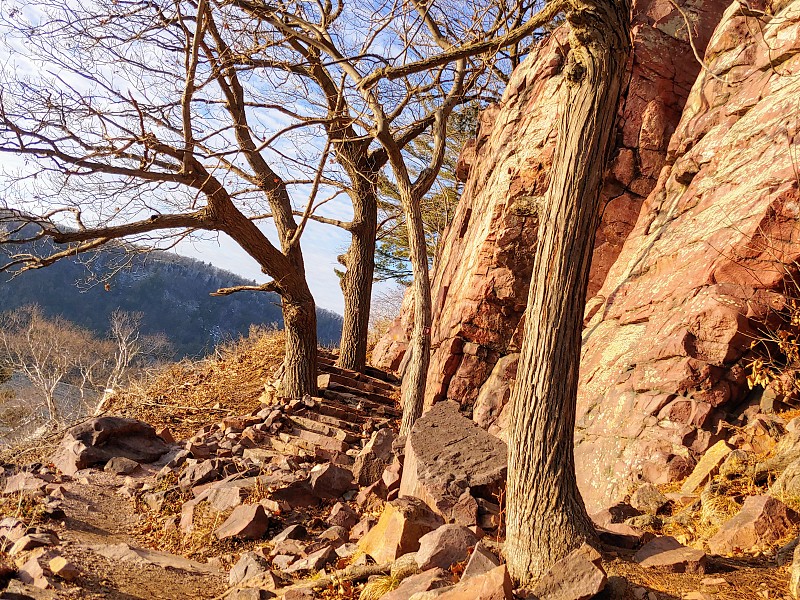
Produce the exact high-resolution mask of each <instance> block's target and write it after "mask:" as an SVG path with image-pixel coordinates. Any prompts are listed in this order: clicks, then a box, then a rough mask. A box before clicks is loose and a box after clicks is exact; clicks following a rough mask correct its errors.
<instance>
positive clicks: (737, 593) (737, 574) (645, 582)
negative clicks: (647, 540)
mask: <svg viewBox="0 0 800 600" xmlns="http://www.w3.org/2000/svg"><path fill="white" fill-rule="evenodd" d="M715 563H716V564H715V565H714V569H713V571H714V574H713V575H690V574H687V573H662V572H658V571H655V570H653V569H646V568H643V567H641V566H639V565H637V564H636V563H634V562H629V561H624V560H619V559H618V560H615V561H613V562H611V563H607V564H605V565H604V566H605V567H606V570H607V571H608V574H609V576H614V575H616V576H621V577H625V579H627V580H628V581H629V582H630V585H631V586H632V587H633V586H638V587H643V588H646V589H648V590H653V591H655V592H660V593H661V594H664V595H662V596H660V597H661V598H682V597H683V595H684V594H686V593H688V592H695V591H698V590H699V591H704V592H709V593H712V594H715V597H716V598H717V600H752V599H753V598H763V597H764V596H761V595H759V592H763V591H765V590H766V591H768V592H769V593H770V596H769V597H770V598H780V597H781V596H780V595H776V593H777V592H784V593H788V581H789V576H788V573H787V571H786V568H784V567H781V568H776V567H775V566H774V565H773V564H772V563H771V562H769V561H766V560H763V559H760V560H727V559H716V560H715ZM706 577H714V578H717V577H721V578H723V579H725V581H726V584H723V585H719V586H704V585H702V584H701V581H702V580H703V579H704V578H706Z"/></svg>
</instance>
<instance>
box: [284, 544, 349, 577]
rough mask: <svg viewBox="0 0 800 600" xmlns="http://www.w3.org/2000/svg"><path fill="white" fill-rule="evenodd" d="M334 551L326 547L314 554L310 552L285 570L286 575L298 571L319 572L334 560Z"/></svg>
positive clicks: (335, 555)
mask: <svg viewBox="0 0 800 600" xmlns="http://www.w3.org/2000/svg"><path fill="white" fill-rule="evenodd" d="M336 558H337V554H336V549H335V548H334V547H333V546H332V545H326V546H324V547H322V548H320V549H319V550H317V551H316V552H312V553H311V554H309V555H308V556H306V557H305V558H301V559H300V560H298V561H296V562H294V563H292V566H291V567H289V568H288V569H286V572H287V573H297V572H298V571H320V570H322V569H323V568H324V567H325V566H327V565H328V564H329V563H331V562H333V561H334V560H336Z"/></svg>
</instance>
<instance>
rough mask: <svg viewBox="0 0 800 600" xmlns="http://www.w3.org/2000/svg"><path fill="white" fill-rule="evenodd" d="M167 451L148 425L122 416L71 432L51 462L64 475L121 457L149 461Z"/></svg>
mask: <svg viewBox="0 0 800 600" xmlns="http://www.w3.org/2000/svg"><path fill="white" fill-rule="evenodd" d="M168 450H169V446H168V445H167V444H166V443H165V442H164V440H162V439H161V438H160V437H158V436H157V435H156V431H155V429H153V427H151V426H150V425H148V424H147V423H142V422H141V421H137V420H135V419H123V418H121V417H99V418H96V419H91V420H90V421H86V422H85V423H81V424H80V425H76V426H75V427H73V428H72V429H70V430H69V431H68V432H67V434H66V435H65V436H64V439H63V440H62V441H61V446H60V447H59V449H58V450H57V451H56V453H55V454H54V455H53V456H52V458H51V459H50V460H51V461H52V462H53V464H54V465H55V466H56V467H57V468H58V469H60V470H61V472H62V473H65V474H67V475H74V474H75V473H76V472H77V471H79V470H80V469H85V468H87V467H90V466H92V465H99V464H103V463H105V462H107V461H108V460H110V459H112V458H114V457H116V456H122V457H125V458H129V459H131V460H133V461H136V462H145V463H147V462H152V461H154V460H157V459H158V458H160V457H161V456H162V455H163V454H165V453H166V452H167V451H168Z"/></svg>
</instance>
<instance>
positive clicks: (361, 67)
mask: <svg viewBox="0 0 800 600" xmlns="http://www.w3.org/2000/svg"><path fill="white" fill-rule="evenodd" d="M231 2H232V3H233V4H234V5H236V6H238V7H241V8H242V9H243V10H245V11H246V12H247V13H248V15H250V17H251V18H257V19H260V25H261V26H263V27H265V28H266V29H265V31H267V32H268V36H267V39H268V40H269V41H268V42H264V44H266V45H267V46H268V49H269V51H270V52H269V53H267V52H265V51H264V49H252V48H251V49H245V50H243V51H242V52H241V53H240V55H239V56H240V57H241V58H240V60H241V68H251V69H253V70H254V72H258V73H259V76H260V77H261V78H262V79H263V80H266V81H273V82H276V85H275V86H273V90H274V89H276V88H278V87H281V88H282V89H281V91H280V93H279V94H278V95H277V96H276V95H275V94H274V93H273V97H272V101H273V102H274V103H277V102H279V101H280V103H281V104H283V105H284V106H290V105H297V104H298V94H299V95H301V96H302V102H301V104H302V108H303V110H302V111H297V112H294V113H291V114H290V115H285V116H290V117H291V119H292V123H291V124H290V125H288V126H287V128H286V129H287V130H291V131H292V132H293V133H294V134H295V135H299V133H298V132H299V131H300V130H302V129H303V128H316V129H322V130H323V132H324V135H325V138H326V144H325V146H324V152H323V156H322V158H321V159H320V164H323V163H324V162H325V156H324V153H325V152H330V153H331V154H332V156H333V157H334V158H335V161H331V163H330V164H329V167H330V170H329V171H328V172H327V173H326V177H324V178H323V181H322V182H321V183H322V184H323V187H324V186H325V185H326V184H327V186H328V187H332V189H334V190H335V189H337V188H338V189H339V190H340V191H343V192H345V193H346V194H348V196H349V198H350V201H351V205H352V210H353V216H352V218H351V219H350V220H342V219H340V218H332V217H329V216H325V215H324V214H320V213H319V212H318V211H317V209H318V208H319V207H321V206H323V205H324V204H325V203H327V202H329V201H330V199H331V197H332V196H331V195H329V194H326V195H325V196H324V197H323V198H322V199H320V200H319V201H318V202H317V203H316V204H313V203H310V204H308V205H307V207H306V210H305V211H303V212H302V213H301V216H302V219H303V220H305V219H311V220H317V221H319V222H321V223H326V224H329V225H334V226H338V227H341V228H342V229H344V230H346V231H347V232H348V233H349V234H350V236H351V243H350V246H349V249H348V250H347V252H346V253H344V254H343V255H342V256H340V257H339V261H340V262H341V264H342V265H343V266H344V267H345V270H344V272H343V274H342V278H341V287H342V292H343V295H344V301H345V311H344V324H343V331H342V342H341V348H340V353H339V361H338V364H339V366H341V367H343V368H347V369H353V370H361V369H363V367H364V365H365V363H366V339H367V331H368V329H369V313H370V299H371V289H372V282H373V278H374V253H375V238H376V231H377V218H378V187H379V184H380V182H381V180H382V179H383V180H386V178H385V177H384V176H383V175H382V170H383V169H384V167H385V166H386V165H387V164H390V163H391V160H390V149H387V146H386V145H385V143H384V142H386V141H388V140H391V143H392V146H393V147H396V149H399V150H400V151H402V152H403V159H404V160H405V162H406V165H405V168H406V169H407V170H409V171H412V172H415V177H417V176H419V175H421V174H422V172H423V171H424V172H425V174H424V176H423V177H420V180H419V186H418V188H417V192H416V193H417V194H419V195H424V193H425V191H426V190H424V189H423V188H430V186H431V185H432V183H433V182H435V180H436V176H437V174H438V171H439V168H440V165H441V159H440V158H438V157H436V156H435V152H439V151H440V149H439V148H437V147H435V144H434V143H433V142H432V143H431V146H432V147H433V148H432V150H431V151H430V152H429V153H428V156H426V157H424V158H425V160H423V161H419V160H417V161H416V162H417V163H418V164H417V167H418V168H416V169H414V168H412V167H411V165H410V163H409V159H410V158H411V159H414V157H413V154H412V153H405V150H406V149H407V148H408V147H409V144H410V143H412V142H413V141H414V140H416V139H418V138H419V136H421V135H426V136H429V137H431V138H432V137H433V136H432V133H431V132H432V128H433V127H434V124H435V123H436V122H437V121H438V120H441V121H442V122H443V123H445V124H446V123H447V120H448V117H449V114H450V112H451V111H452V110H453V108H454V107H456V106H458V105H460V104H462V103H464V102H469V101H471V100H474V99H475V98H477V97H480V96H481V94H486V93H488V92H487V90H490V92H495V91H496V89H495V87H496V85H495V84H496V83H497V81H498V79H497V77H496V76H495V74H496V72H500V71H502V68H505V69H507V70H508V68H509V65H506V64H504V65H503V66H502V67H501V66H499V62H500V61H498V59H497V57H496V55H495V53H494V51H496V50H497V49H498V48H500V47H505V46H507V45H509V44H511V43H512V41H513V40H515V39H516V40H520V39H525V35H528V34H530V31H531V30H530V29H529V28H527V29H525V31H526V32H527V34H526V33H525V32H523V31H521V29H522V28H521V26H520V23H523V22H524V21H525V18H524V17H525V15H527V14H528V13H529V12H530V10H531V9H532V7H533V6H534V5H535V2H533V3H528V2H516V1H508V0H480V1H476V2H472V3H469V4H465V3H463V2H455V1H446V0H444V1H440V2H437V3H436V5H434V4H430V5H427V4H425V3H418V2H414V1H406V2H398V3H394V4H388V3H387V4H383V3H367V5H364V6H360V5H358V4H355V3H346V2H338V3H335V2H334V3H326V4H324V5H323V4H322V3H318V4H316V5H312V4H311V3H308V2H301V1H289V2H282V3H278V4H266V3H263V2H259V1H253V0H231ZM515 27H516V29H515ZM345 32H346V34H345ZM505 36H510V37H509V40H508V41H506V37H505ZM528 37H530V36H529V35H528ZM487 42H495V43H494V44H493V45H491V46H487V45H486V43H487ZM481 44H483V45H481ZM456 48H457V49H460V50H461V51H462V53H461V54H462V55H459V56H454V57H450V56H447V57H446V58H444V59H442V58H441V57H442V56H443V55H444V51H445V50H448V51H449V50H453V49H456ZM459 60H461V61H463V64H461V66H460V67H456V66H455V65H456V63H457V62H458V61H459ZM423 61H425V62H423ZM428 61H429V62H428ZM506 62H508V63H509V64H513V60H511V59H509V60H508V61H506ZM411 63H416V65H417V68H413V69H410V70H408V71H407V72H403V73H400V72H397V71H395V70H393V68H394V67H398V66H404V65H407V64H411ZM279 81H280V82H282V83H283V84H284V85H283V86H278V85H277V82H279ZM287 89H288V91H286V90H287ZM287 112H290V111H286V110H284V113H287ZM381 138H382V139H383V141H381ZM376 140H378V141H380V145H376V144H375V141H376ZM434 149H435V152H434ZM416 158H417V159H418V158H419V156H417V157H416ZM392 170H394V168H392ZM394 179H397V174H396V173H395V175H394ZM401 179H402V177H401ZM392 183H393V182H392ZM334 194H335V192H334ZM398 196H399V194H398Z"/></svg>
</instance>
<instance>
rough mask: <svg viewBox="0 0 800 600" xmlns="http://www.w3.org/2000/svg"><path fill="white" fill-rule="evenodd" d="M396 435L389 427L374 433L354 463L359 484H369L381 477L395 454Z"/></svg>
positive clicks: (355, 476)
mask: <svg viewBox="0 0 800 600" xmlns="http://www.w3.org/2000/svg"><path fill="white" fill-rule="evenodd" d="M395 437H396V436H395V433H394V431H392V430H391V429H389V428H388V427H387V428H384V429H379V430H378V431H376V432H374V433H373V434H372V437H370V439H369V441H368V442H367V444H366V445H365V446H364V448H363V449H362V450H361V451H360V452H359V453H358V456H356V460H355V463H354V464H353V477H354V478H355V480H356V482H357V483H358V485H360V486H367V485H370V484H373V483H375V482H376V481H378V480H379V479H380V478H381V475H383V470H384V469H385V468H386V467H387V466H389V463H391V461H392V458H393V456H394V455H393V454H392V443H393V442H394V440H395Z"/></svg>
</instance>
